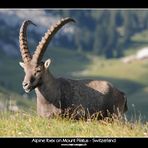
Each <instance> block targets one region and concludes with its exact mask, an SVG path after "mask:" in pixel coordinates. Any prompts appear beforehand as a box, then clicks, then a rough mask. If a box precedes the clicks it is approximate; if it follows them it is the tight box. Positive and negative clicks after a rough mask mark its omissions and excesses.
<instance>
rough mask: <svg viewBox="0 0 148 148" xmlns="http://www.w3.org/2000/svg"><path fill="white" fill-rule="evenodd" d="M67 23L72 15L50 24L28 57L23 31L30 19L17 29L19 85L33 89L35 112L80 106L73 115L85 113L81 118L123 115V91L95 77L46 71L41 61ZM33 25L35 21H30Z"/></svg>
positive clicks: (48, 114) (60, 111) (48, 112)
mask: <svg viewBox="0 0 148 148" xmlns="http://www.w3.org/2000/svg"><path fill="white" fill-rule="evenodd" d="M69 22H75V20H74V19H72V18H64V19H61V20H60V21H58V22H57V23H56V24H55V25H53V26H51V27H50V28H49V29H48V31H47V32H46V33H45V35H44V37H43V38H42V40H41V42H39V45H38V46H37V48H36V50H35V52H34V54H33V56H31V54H30V52H29V49H28V44H27V35H26V30H27V26H28V25H29V24H33V22H32V21H30V20H26V21H24V22H23V23H22V26H21V28H20V35H19V42H20V52H21V56H22V60H23V62H20V65H21V67H23V68H24V71H25V74H26V75H25V78H24V80H23V83H22V86H23V89H24V90H25V92H27V93H29V92H30V91H31V90H33V89H35V92H36V96H37V113H38V114H39V115H40V116H43V117H51V116H52V115H57V114H62V115H63V114H64V113H65V112H66V111H67V110H68V111H69V112H71V113H72V111H73V112H74V111H76V109H78V108H79V107H80V106H81V107H82V108H83V109H84V110H83V111H84V112H80V111H79V110H77V111H76V112H75V113H76V116H75V117H76V118H77V117H78V116H77V115H79V114H81V113H82V114H83V115H84V114H85V117H86V116H88V115H92V114H95V113H98V112H101V114H102V116H103V117H106V116H108V112H109V113H110V114H113V113H114V114H118V113H120V114H123V113H124V112H125V111H127V99H126V97H125V95H124V93H123V92H121V91H120V90H118V89H117V88H115V87H114V86H113V85H112V84H110V83H109V82H107V81H99V80H71V79H65V78H55V77H54V76H53V75H52V74H51V73H50V72H49V70H48V67H49V65H50V63H51V60H50V59H48V60H46V61H45V62H43V61H41V60H42V58H43V55H44V53H45V51H46V49H47V46H48V43H49V42H50V41H51V39H52V38H53V36H54V35H55V34H56V32H57V31H58V30H59V29H60V28H62V26H64V25H65V24H67V23H69ZM34 25H35V24H34Z"/></svg>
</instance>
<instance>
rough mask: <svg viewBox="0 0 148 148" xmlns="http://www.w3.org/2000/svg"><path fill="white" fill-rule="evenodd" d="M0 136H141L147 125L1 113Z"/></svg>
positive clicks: (147, 129) (147, 128)
mask: <svg viewBox="0 0 148 148" xmlns="http://www.w3.org/2000/svg"><path fill="white" fill-rule="evenodd" d="M0 118H1V122H0V136H1V137H7V136H8V137H38V136H40V137H41V136H42V137H76V136H77V137H96V136H97V137H100V136H106V137H108V136H109V137H145V136H148V123H145V124H142V123H141V122H138V121H137V122H135V123H130V122H122V121H119V120H115V121H114V122H108V121H105V120H104V121H96V120H94V121H89V122H85V121H82V120H80V121H74V120H68V119H62V118H61V117H55V118H53V119H45V118H41V117H38V116H36V115H35V114H33V115H32V114H28V113H25V112H20V113H1V114H0Z"/></svg>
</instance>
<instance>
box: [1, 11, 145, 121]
mask: <svg viewBox="0 0 148 148" xmlns="http://www.w3.org/2000/svg"><path fill="white" fill-rule="evenodd" d="M63 17H72V18H74V19H75V20H76V23H69V24H67V25H65V26H64V27H63V28H62V29H61V30H60V31H59V32H58V33H57V34H56V35H55V37H54V39H53V40H52V41H51V43H50V44H49V46H48V48H49V49H48V50H47V51H46V53H45V57H44V59H47V58H49V57H50V58H51V59H52V64H51V67H50V70H51V72H52V73H53V74H54V75H55V76H56V77H61V76H63V77H68V78H73V79H79V78H82V79H83V78H92V79H94V78H95V79H104V80H109V81H110V82H112V83H113V84H114V85H115V86H116V87H119V88H120V89H121V90H123V91H124V92H125V93H126V94H127V97H128V106H129V112H128V113H127V114H128V115H130V116H133V118H135V116H142V118H143V119H146V120H147V119H148V109H147V107H148V79H147V76H148V60H147V57H146V58H144V59H142V60H136V59H135V58H133V59H134V60H132V62H129V63H127V62H123V61H122V59H123V57H129V56H132V57H133V55H136V53H137V52H138V51H140V49H143V48H147V47H148V10H120V9H119V10H105V9H102V10H101V9H100V10H91V9H90V10H77V9H76V10H72V9H71V10H57V9H52V10H48V9H45V10H42V9H39V10H37V9H36V10H27V9H20V10H19V9H18V10H15V9H14V10H13V9H10V10H9V9H8V10H3V9H1V10H0V108H3V106H5V105H4V104H7V101H6V100H9V101H10V100H13V101H14V100H15V104H16V105H21V106H22V107H23V106H26V107H28V108H29V105H30V106H31V105H32V104H33V103H32V101H31V102H29V103H28V102H27V101H26V100H25V99H26V98H29V99H28V100H32V99H30V98H34V96H35V95H34V92H32V93H31V95H29V96H28V95H26V94H25V93H24V91H23V89H22V86H21V83H22V80H23V77H24V72H23V70H22V69H21V67H20V66H19V64H18V62H19V61H21V57H20V52H19V40H18V37H19V29H20V26H21V24H22V22H23V21H24V20H26V19H30V20H32V21H33V22H34V23H35V24H36V25H37V27H35V26H31V25H30V26H29V27H28V41H29V48H30V51H31V53H33V51H34V50H35V48H36V46H37V45H38V43H39V41H40V40H41V37H42V36H43V35H44V33H45V32H46V30H47V28H48V27H49V26H51V25H52V24H54V23H55V22H56V21H57V20H59V19H61V18H63ZM3 102H5V103H3ZM136 113H137V115H136Z"/></svg>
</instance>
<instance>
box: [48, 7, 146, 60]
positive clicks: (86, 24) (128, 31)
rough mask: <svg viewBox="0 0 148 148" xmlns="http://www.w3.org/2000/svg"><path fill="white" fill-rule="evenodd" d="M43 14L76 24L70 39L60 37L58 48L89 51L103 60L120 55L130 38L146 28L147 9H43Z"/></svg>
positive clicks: (128, 43)
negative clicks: (64, 18)
mask: <svg viewBox="0 0 148 148" xmlns="http://www.w3.org/2000/svg"><path fill="white" fill-rule="evenodd" d="M47 13H53V14H54V15H60V16H61V17H72V18H74V19H75V20H76V21H77V24H76V25H77V26H78V27H77V29H76V33H75V35H74V36H73V40H70V41H69V40H66V38H65V37H64V38H65V39H62V40H61V42H62V44H60V46H61V45H64V47H65V45H66V46H67V47H68V48H71V49H74V50H79V51H90V52H92V53H94V54H96V55H103V56H105V57H106V58H119V57H121V56H123V54H124V50H125V49H126V47H128V45H130V43H131V37H132V36H133V35H134V34H135V33H138V32H141V31H143V30H146V29H147V28H148V11H147V10H122V9H121V10H120V9H119V10H116V9H115V10H111V9H104V10H99V9H98V10H83V9H82V10H47Z"/></svg>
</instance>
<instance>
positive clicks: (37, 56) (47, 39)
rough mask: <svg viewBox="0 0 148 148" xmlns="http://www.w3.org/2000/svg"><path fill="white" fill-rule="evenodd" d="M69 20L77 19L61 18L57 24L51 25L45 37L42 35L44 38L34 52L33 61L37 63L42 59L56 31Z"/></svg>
mask: <svg viewBox="0 0 148 148" xmlns="http://www.w3.org/2000/svg"><path fill="white" fill-rule="evenodd" d="M69 22H75V20H74V19H72V18H64V19H61V20H60V21H58V22H57V23H56V24H55V25H53V26H51V27H50V28H49V29H48V30H47V32H46V33H45V35H44V37H42V40H41V41H40V42H39V45H38V46H37V48H36V50H35V52H34V54H33V57H32V62H33V63H35V64H37V63H39V62H40V61H41V60H42V58H43V55H44V53H45V51H46V49H47V46H48V44H49V42H50V41H51V39H52V37H53V36H54V35H55V34H56V32H57V31H58V30H60V28H61V27H62V26H64V25H65V24H67V23H69Z"/></svg>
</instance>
